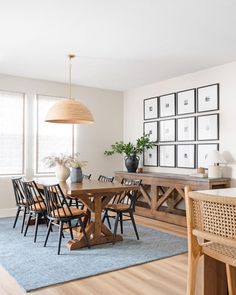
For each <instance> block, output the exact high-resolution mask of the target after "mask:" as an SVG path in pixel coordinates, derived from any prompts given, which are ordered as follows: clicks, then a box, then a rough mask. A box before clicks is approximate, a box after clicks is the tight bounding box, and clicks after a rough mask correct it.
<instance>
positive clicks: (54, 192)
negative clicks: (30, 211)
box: [44, 184, 90, 255]
mask: <svg viewBox="0 0 236 295" xmlns="http://www.w3.org/2000/svg"><path fill="white" fill-rule="evenodd" d="M44 194H45V197H46V207H47V218H48V220H49V224H48V228H47V234H46V239H45V243H44V247H46V245H47V241H48V237H49V235H50V232H51V229H52V225H55V226H58V227H59V237H58V251H57V254H58V255H59V254H60V249H61V238H62V236H63V230H65V229H69V231H70V235H71V239H72V240H73V238H74V237H73V230H72V229H73V228H74V227H77V224H75V225H73V224H72V222H71V221H72V220H76V221H77V222H78V223H79V225H80V227H81V231H82V233H83V237H84V239H85V241H86V242H87V245H88V248H90V245H89V240H88V237H87V234H86V232H85V229H84V225H83V222H82V218H83V217H85V216H86V213H85V211H83V210H81V209H78V208H73V207H70V206H69V205H68V203H67V199H66V197H65V195H64V194H63V191H62V189H61V187H60V185H59V184H56V185H48V186H44ZM65 225H66V226H65Z"/></svg>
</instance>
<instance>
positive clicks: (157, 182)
mask: <svg viewBox="0 0 236 295" xmlns="http://www.w3.org/2000/svg"><path fill="white" fill-rule="evenodd" d="M124 177H125V178H130V179H142V187H141V189H140V194H139V195H138V199H137V205H136V210H135V213H136V214H137V215H141V216H145V217H149V218H154V219H157V220H160V221H165V222H169V223H173V224H177V225H181V226H186V217H185V216H186V213H185V209H184V208H185V204H184V201H183V200H184V187H185V186H186V185H189V186H190V187H191V190H204V189H217V188H227V187H230V178H218V179H209V178H199V177H194V176H189V175H183V174H174V173H173V174H170V173H156V172H143V173H130V172H124V171H117V172H115V179H116V180H117V181H121V179H122V178H124Z"/></svg>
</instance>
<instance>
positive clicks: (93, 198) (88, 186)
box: [35, 177, 139, 250]
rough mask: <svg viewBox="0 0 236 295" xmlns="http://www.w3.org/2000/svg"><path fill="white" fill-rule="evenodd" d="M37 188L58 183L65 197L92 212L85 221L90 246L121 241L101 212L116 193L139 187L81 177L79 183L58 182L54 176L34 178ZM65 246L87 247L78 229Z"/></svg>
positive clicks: (72, 247) (71, 248) (73, 248)
mask: <svg viewBox="0 0 236 295" xmlns="http://www.w3.org/2000/svg"><path fill="white" fill-rule="evenodd" d="M35 182H36V184H37V186H38V188H39V189H43V186H44V185H52V184H56V183H59V184H60V187H61V189H62V191H63V193H64V195H65V196H66V197H69V198H73V199H79V200H80V201H81V202H82V203H83V204H84V205H85V208H87V212H88V213H89V214H91V213H92V214H93V220H92V221H91V222H87V220H86V222H85V223H84V224H85V231H86V234H87V236H88V238H89V243H90V245H91V246H93V245H100V244H106V243H114V242H118V241H122V240H123V237H122V236H121V235H116V236H114V235H113V233H112V232H111V230H110V229H109V228H108V227H107V226H106V225H105V224H104V223H103V222H102V212H103V210H104V209H105V207H106V206H107V204H108V203H109V202H110V201H111V200H112V198H113V197H114V196H115V195H117V194H125V192H127V191H130V190H137V189H139V187H137V186H132V185H123V184H121V183H119V182H116V181H115V182H113V183H111V182H102V181H97V180H91V179H83V181H82V182H81V183H71V181H70V180H69V181H66V182H58V181H57V180H56V179H55V178H52V177H48V178H40V177H39V178H35ZM67 247H68V249H70V250H76V249H80V248H83V247H87V243H86V241H85V240H84V238H83V235H82V233H81V232H80V229H79V228H77V229H76V238H74V239H73V240H69V241H68V243H67Z"/></svg>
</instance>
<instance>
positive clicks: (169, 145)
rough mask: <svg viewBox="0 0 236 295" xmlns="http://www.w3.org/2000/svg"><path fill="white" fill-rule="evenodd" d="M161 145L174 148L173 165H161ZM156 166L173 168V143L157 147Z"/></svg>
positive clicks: (174, 165)
mask: <svg viewBox="0 0 236 295" xmlns="http://www.w3.org/2000/svg"><path fill="white" fill-rule="evenodd" d="M163 147H173V148H174V150H173V157H174V160H173V162H174V163H173V165H162V164H161V148H163ZM158 166H159V167H167V168H175V167H176V145H175V144H161V145H159V148H158Z"/></svg>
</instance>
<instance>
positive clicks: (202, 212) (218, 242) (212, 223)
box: [185, 187, 236, 295]
mask: <svg viewBox="0 0 236 295" xmlns="http://www.w3.org/2000/svg"><path fill="white" fill-rule="evenodd" d="M185 199H186V200H185V201H186V214H187V230H188V281H187V295H194V294H195V289H196V271H197V265H198V260H199V258H200V257H201V256H202V255H207V256H210V257H212V258H214V259H216V260H219V261H221V262H223V263H225V264H226V273H227V281H228V291H229V295H235V294H236V279H235V277H234V276H235V272H234V267H236V196H235V198H232V197H224V196H217V197H216V196H213V195H210V194H209V195H208V194H205V193H200V192H194V191H190V188H189V187H185Z"/></svg>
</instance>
